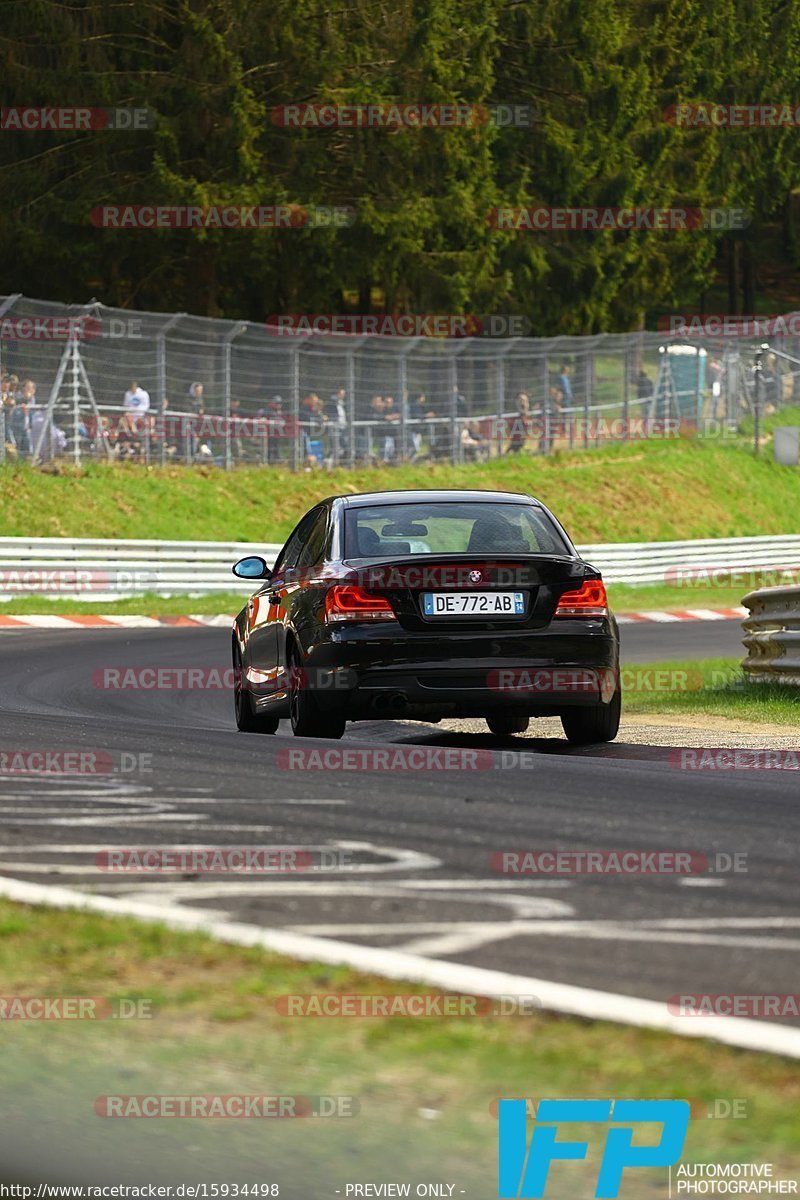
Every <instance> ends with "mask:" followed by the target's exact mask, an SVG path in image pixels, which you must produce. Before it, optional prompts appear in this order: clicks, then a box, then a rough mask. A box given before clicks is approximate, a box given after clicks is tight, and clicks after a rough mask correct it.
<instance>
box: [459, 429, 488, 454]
mask: <svg viewBox="0 0 800 1200" xmlns="http://www.w3.org/2000/svg"><path fill="white" fill-rule="evenodd" d="M461 453H462V455H463V458H464V461H465V462H485V461H486V459H487V458H488V457H489V443H488V441H487V439H486V438H485V437H484V436H483V434H482V433H481V427H480V422H478V421H467V423H466V425H464V427H463V429H462V430H461Z"/></svg>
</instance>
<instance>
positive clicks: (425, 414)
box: [408, 391, 435, 462]
mask: <svg viewBox="0 0 800 1200" xmlns="http://www.w3.org/2000/svg"><path fill="white" fill-rule="evenodd" d="M434 416H435V413H434V410H433V407H432V406H431V404H429V403H428V398H427V396H426V395H425V392H423V391H420V392H417V395H416V396H415V397H414V400H413V401H411V404H410V407H409V412H408V419H409V424H410V430H411V436H410V442H411V462H416V460H417V458H419V457H420V456H421V454H422V430H423V427H425V426H423V424H422V422H427V421H431V420H433V418H434ZM434 430H435V426H432V427H431V431H432V432H431V433H429V437H428V444H429V445H431V444H432V443H433V444H434V443H435V433H434V432H433V431H434Z"/></svg>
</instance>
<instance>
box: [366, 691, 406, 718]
mask: <svg viewBox="0 0 800 1200" xmlns="http://www.w3.org/2000/svg"><path fill="white" fill-rule="evenodd" d="M374 708H375V711H376V712H379V713H394V714H395V715H397V714H398V713H401V712H405V710H406V709H407V708H408V699H407V698H406V696H405V694H404V693H403V692H388V693H384V694H383V695H381V696H378V697H377V698H376V700H375V702H374Z"/></svg>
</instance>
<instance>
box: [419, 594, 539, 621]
mask: <svg viewBox="0 0 800 1200" xmlns="http://www.w3.org/2000/svg"><path fill="white" fill-rule="evenodd" d="M422 611H423V612H424V614H425V616H426V617H471V616H476V617H522V616H524V615H525V593H524V592H423V594H422Z"/></svg>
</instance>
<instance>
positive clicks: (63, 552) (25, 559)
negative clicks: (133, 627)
mask: <svg viewBox="0 0 800 1200" xmlns="http://www.w3.org/2000/svg"><path fill="white" fill-rule="evenodd" d="M279 550H280V546H279V545H275V544H272V543H248V542H160V541H146V540H134V541H103V540H98V539H92V538H75V539H70V538H0V601H13V600H15V599H16V600H19V598H20V596H25V595H37V596H42V597H54V598H58V597H61V598H65V599H66V598H77V599H84V600H98V601H99V600H109V599H112V598H116V599H119V598H121V597H124V596H134V595H140V594H142V593H143V592H154V593H156V594H158V595H161V596H192V595H195V596H199V595H203V594H208V593H213V592H241V593H242V595H246V594H248V593H249V592H251V591H252V590H253V587H252V584H251V583H249V582H247V581H245V580H240V579H236V577H235V576H234V575H232V574H231V566H232V564H233V563H234V562H235V561H236V559H237V558H242V557H244V556H245V555H247V554H262V555H263V556H264V557H265V558H266V559H267V561H268V562H270V563H272V562H274V560H275V557H276V555H277V554H278V551H279ZM579 550H580V553H581V554H582V555H583V557H584V558H585V559H586V560H587V561H588V562H590V563H593V564H594V565H595V566H596V567H599V569H600V570H601V571H602V572H603V577H604V579H606V581H607V582H609V583H634V584H635V583H658V582H661V581H666V582H672V583H675V584H678V585H683V586H684V587H685V588H686V599H687V603H688V602H689V601H690V600H691V598H692V591H693V585H695V584H698V583H702V582H703V580H704V579H705V578H706V577H708V578H709V579H710V581H713V580H714V579H718V581H719V582H725V577H727V576H728V575H729V574H730V575H732V576H733V578H732V579H731V582H733V583H735V582H736V575H735V573H736V572H744V571H752V570H758V569H763V570H768V569H773V570H775V571H781V572H789V571H793V570H795V569H796V568H795V564H798V567H797V569H799V570H800V536H799V535H785V536H784V535H779V536H775V537H754V538H725V539H705V540H702V541H692V542H630V543H624V542H619V543H616V542H612V543H608V544H598V545H591V546H581V547H579ZM742 587H743V590H744V589H745V588H746V587H747V584H746V583H743V584H742ZM773 590H774V589H773Z"/></svg>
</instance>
